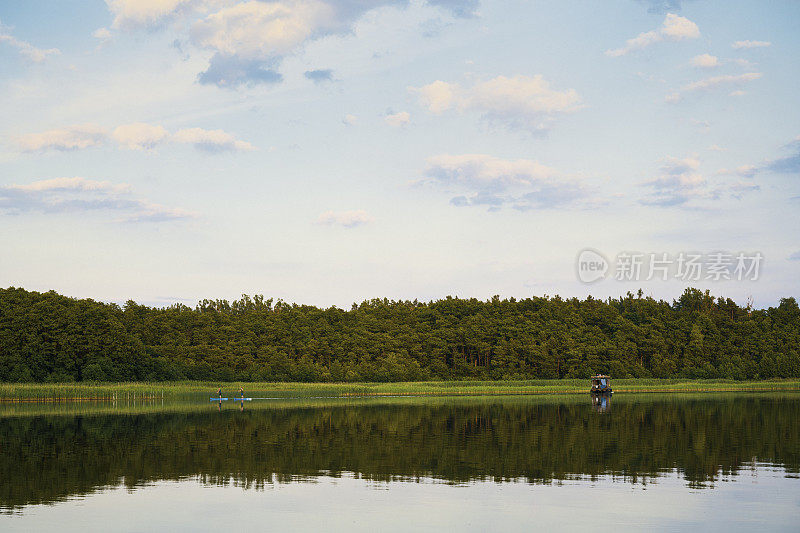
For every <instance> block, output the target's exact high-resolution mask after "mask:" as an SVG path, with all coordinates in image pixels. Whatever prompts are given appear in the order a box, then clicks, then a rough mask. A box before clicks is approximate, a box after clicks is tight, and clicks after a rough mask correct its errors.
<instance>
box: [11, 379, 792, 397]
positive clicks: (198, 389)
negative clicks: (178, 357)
mask: <svg viewBox="0 0 800 533" xmlns="http://www.w3.org/2000/svg"><path fill="white" fill-rule="evenodd" d="M240 386H241V387H243V388H244V390H245V395H246V396H248V397H256V396H260V397H264V396H277V397H283V398H293V397H299V398H309V397H357V396H467V395H514V394H578V393H586V392H588V388H589V383H588V380H585V379H564V380H529V381H419V382H400V383H243V382H232V383H220V382H208V381H181V382H125V383H89V382H80V383H0V401H3V402H23V401H24V402H74V401H125V402H130V401H153V400H159V399H165V398H203V399H207V398H208V397H210V396H214V395H216V391H217V389H218V388H219V387H222V389H223V394H224V395H225V396H227V397H229V398H233V397H235V396H237V395H238V391H239V387H240ZM612 386H613V387H614V391H615V392H623V393H624V392H736V391H793V390H800V380H798V379H786V380H765V381H735V380H720V379H716V380H681V379H663V380H662V379H615V380H612Z"/></svg>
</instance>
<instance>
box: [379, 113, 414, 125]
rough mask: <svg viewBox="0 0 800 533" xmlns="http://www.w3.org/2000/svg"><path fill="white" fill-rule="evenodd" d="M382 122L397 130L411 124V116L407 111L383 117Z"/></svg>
mask: <svg viewBox="0 0 800 533" xmlns="http://www.w3.org/2000/svg"><path fill="white" fill-rule="evenodd" d="M383 121H384V122H386V123H387V124H388V125H390V126H392V127H393V128H399V127H401V126H405V125H407V124H408V123H409V122H411V115H409V114H408V111H400V112H399V113H392V114H389V115H386V116H385V117H383Z"/></svg>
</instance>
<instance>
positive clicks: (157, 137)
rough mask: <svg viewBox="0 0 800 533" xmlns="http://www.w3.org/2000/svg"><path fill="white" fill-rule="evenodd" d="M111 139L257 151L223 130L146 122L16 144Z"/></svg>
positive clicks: (60, 146) (131, 145)
mask: <svg viewBox="0 0 800 533" xmlns="http://www.w3.org/2000/svg"><path fill="white" fill-rule="evenodd" d="M109 139H112V140H113V141H115V142H116V143H117V144H118V146H120V147H122V148H127V149H129V150H153V149H155V148H157V147H158V146H160V145H161V144H163V143H165V142H173V143H184V144H191V145H193V146H194V147H195V148H197V149H199V150H203V151H206V152H224V151H242V152H244V151H250V150H255V147H253V145H252V144H250V143H249V142H246V141H242V140H239V139H237V138H236V137H234V136H233V135H231V134H230V133H227V132H225V131H223V130H206V129H203V128H185V129H181V130H178V131H177V132H175V133H174V134H170V132H169V131H168V130H167V129H166V128H164V127H163V126H160V125H157V124H147V123H144V122H134V123H131V124H123V125H121V126H117V127H116V128H115V129H114V131H113V132H112V133H111V134H109V132H108V130H106V129H105V128H103V127H101V126H99V125H97V124H79V125H76V126H69V127H66V128H63V129H55V130H49V131H45V132H42V133H30V134H27V135H22V136H20V137H19V138H18V139H17V145H18V147H19V149H20V150H21V151H23V152H43V151H48V150H57V151H67V150H82V149H85V148H91V147H93V146H100V145H102V144H104V143H105V142H106V141H108V140H109Z"/></svg>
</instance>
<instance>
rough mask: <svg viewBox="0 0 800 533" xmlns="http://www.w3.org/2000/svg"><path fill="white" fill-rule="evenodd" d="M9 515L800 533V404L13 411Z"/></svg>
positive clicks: (188, 522)
mask: <svg viewBox="0 0 800 533" xmlns="http://www.w3.org/2000/svg"><path fill="white" fill-rule="evenodd" d="M254 395H255V393H254ZM0 513H2V514H0V530H2V531H47V530H58V531H94V530H99V529H108V530H115V531H153V530H170V531H208V530H216V531H226V530H235V531H254V530H264V529H278V528H280V529H283V530H288V531H297V530H324V531H353V530H370V531H373V530H379V531H409V530H438V531H448V530H476V531H522V530H531V528H536V529H538V528H551V527H552V528H559V529H561V530H586V529H591V528H597V527H602V528H613V529H615V530H643V529H647V530H653V529H656V530H676V529H688V528H695V527H702V528H704V529H706V530H708V529H712V530H724V531H741V530H749V531H753V528H758V530H762V529H768V530H771V531H776V530H785V531H798V530H800V394H799V393H780V394H752V393H751V394H704V395H690V394H672V395H635V394H618V395H616V396H614V397H613V398H611V399H607V400H604V401H602V402H598V401H594V402H593V401H592V399H591V398H590V397H589V396H582V395H573V396H521V397H472V398H463V397H462V398H388V399H363V400H359V399H347V400H345V399H342V400H337V399H285V400H261V401H253V402H246V403H245V404H244V406H243V407H242V406H241V404H238V403H237V404H234V403H232V402H225V403H223V404H222V405H221V406H220V405H218V404H216V403H209V402H208V401H207V399H206V398H187V399H184V400H181V401H173V402H167V403H163V402H161V401H158V402H146V403H144V404H142V403H138V404H136V405H133V404H132V403H130V404H125V403H116V404H112V403H96V404H86V403H80V404H59V405H41V404H27V405H19V404H0Z"/></svg>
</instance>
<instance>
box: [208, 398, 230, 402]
mask: <svg viewBox="0 0 800 533" xmlns="http://www.w3.org/2000/svg"><path fill="white" fill-rule="evenodd" d="M223 400H227V398H211V401H212V402H221V401H223Z"/></svg>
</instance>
